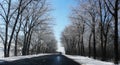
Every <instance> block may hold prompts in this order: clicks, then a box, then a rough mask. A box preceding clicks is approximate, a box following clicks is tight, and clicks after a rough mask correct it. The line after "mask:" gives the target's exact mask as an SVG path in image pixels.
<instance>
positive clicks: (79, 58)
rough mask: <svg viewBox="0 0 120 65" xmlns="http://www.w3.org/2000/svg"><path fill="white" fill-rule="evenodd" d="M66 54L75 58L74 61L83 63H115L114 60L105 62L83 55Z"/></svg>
mask: <svg viewBox="0 0 120 65" xmlns="http://www.w3.org/2000/svg"><path fill="white" fill-rule="evenodd" d="M65 56H66V57H68V58H70V59H73V60H74V61H76V62H78V63H80V64H82V65H114V63H112V62H103V61H100V60H94V59H92V58H88V57H83V56H71V55H65ZM119 65H120V64H119Z"/></svg>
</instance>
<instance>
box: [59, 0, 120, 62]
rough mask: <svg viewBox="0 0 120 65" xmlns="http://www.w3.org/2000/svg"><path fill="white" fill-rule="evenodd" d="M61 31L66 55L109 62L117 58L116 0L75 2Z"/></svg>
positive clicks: (119, 0)
mask: <svg viewBox="0 0 120 65" xmlns="http://www.w3.org/2000/svg"><path fill="white" fill-rule="evenodd" d="M77 2H78V5H77V6H76V7H73V8H72V10H71V13H70V15H69V19H70V21H71V22H70V25H68V26H66V27H65V29H64V31H63V32H62V34H61V35H62V36H61V42H62V44H63V46H64V47H65V52H66V54H71V55H81V56H88V57H93V58H94V59H100V60H102V61H113V60H114V63H117V64H118V61H119V58H120V54H119V51H120V46H119V43H120V30H119V28H120V0H85V1H84V0H78V1H77Z"/></svg>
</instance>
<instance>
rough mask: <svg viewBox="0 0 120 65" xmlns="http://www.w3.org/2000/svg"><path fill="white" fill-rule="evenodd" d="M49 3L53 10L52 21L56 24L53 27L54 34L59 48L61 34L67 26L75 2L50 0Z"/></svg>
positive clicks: (73, 0)
mask: <svg viewBox="0 0 120 65" xmlns="http://www.w3.org/2000/svg"><path fill="white" fill-rule="evenodd" d="M51 3H52V6H53V9H54V11H53V12H52V16H54V18H55V20H54V21H55V23H56V25H55V26H54V33H55V36H56V39H57V41H58V46H60V36H61V32H62V31H63V30H64V28H65V26H67V25H68V24H69V18H68V17H69V14H70V11H71V7H72V6H74V5H75V4H76V2H75V0H52V1H51ZM59 49H60V48H59Z"/></svg>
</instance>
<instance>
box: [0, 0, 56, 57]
mask: <svg viewBox="0 0 120 65" xmlns="http://www.w3.org/2000/svg"><path fill="white" fill-rule="evenodd" d="M51 10H52V8H51V5H49V3H48V1H47V0H1V1H0V20H1V21H0V29H1V30H0V39H1V40H0V41H1V43H2V44H3V45H4V57H9V56H10V54H13V55H14V56H18V55H30V54H39V53H51V52H55V51H56V48H57V47H56V43H57V41H56V39H55V36H54V33H53V31H52V27H53V25H54V24H53V18H52V17H51V15H50V11H51Z"/></svg>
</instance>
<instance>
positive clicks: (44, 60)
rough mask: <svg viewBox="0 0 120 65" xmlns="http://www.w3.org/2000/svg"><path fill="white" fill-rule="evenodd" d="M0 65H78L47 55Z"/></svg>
mask: <svg viewBox="0 0 120 65" xmlns="http://www.w3.org/2000/svg"><path fill="white" fill-rule="evenodd" d="M0 65H80V64H78V63H76V62H74V61H73V60H71V59H69V58H67V57H65V56H63V55H47V56H40V57H34V58H26V59H21V60H16V61H12V62H4V63H1V64H0Z"/></svg>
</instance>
